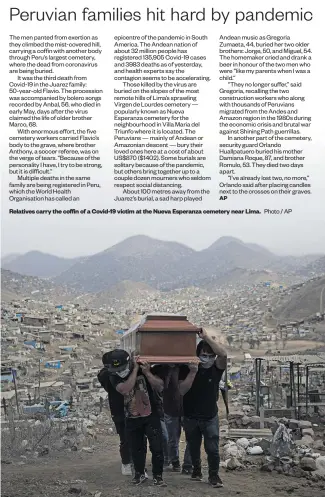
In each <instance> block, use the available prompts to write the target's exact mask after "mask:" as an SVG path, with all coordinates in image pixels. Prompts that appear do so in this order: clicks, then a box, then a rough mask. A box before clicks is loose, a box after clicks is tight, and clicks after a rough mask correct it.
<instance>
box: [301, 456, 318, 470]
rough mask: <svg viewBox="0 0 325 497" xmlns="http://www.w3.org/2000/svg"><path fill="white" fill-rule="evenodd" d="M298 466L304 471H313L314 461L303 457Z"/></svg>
mask: <svg viewBox="0 0 325 497" xmlns="http://www.w3.org/2000/svg"><path fill="white" fill-rule="evenodd" d="M300 466H301V468H302V469H303V470H304V471H315V469H316V461H315V460H314V459H313V458H312V457H307V456H305V457H303V458H302V459H301V461H300Z"/></svg>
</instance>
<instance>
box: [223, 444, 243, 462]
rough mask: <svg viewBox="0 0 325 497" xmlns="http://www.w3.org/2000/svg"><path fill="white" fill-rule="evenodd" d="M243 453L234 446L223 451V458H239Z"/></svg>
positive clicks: (241, 449)
mask: <svg viewBox="0 0 325 497" xmlns="http://www.w3.org/2000/svg"><path fill="white" fill-rule="evenodd" d="M244 452H245V451H244V449H243V448H241V447H237V445H236V444H235V445H232V446H230V447H227V448H226V449H225V458H226V459H229V458H231V457H241V456H242V455H243V453H244Z"/></svg>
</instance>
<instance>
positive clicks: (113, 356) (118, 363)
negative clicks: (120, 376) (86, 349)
mask: <svg viewBox="0 0 325 497" xmlns="http://www.w3.org/2000/svg"><path fill="white" fill-rule="evenodd" d="M102 361H103V364H104V366H105V367H106V369H107V370H108V371H109V372H110V373H118V372H120V371H123V369H125V368H126V367H127V366H128V364H129V363H130V355H129V354H128V353H127V352H126V350H123V349H115V350H111V351H110V352H106V354H104V355H103V357H102Z"/></svg>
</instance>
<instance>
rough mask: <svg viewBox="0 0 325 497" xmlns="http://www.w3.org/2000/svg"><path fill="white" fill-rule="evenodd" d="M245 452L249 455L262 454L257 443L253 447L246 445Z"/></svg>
mask: <svg viewBox="0 0 325 497" xmlns="http://www.w3.org/2000/svg"><path fill="white" fill-rule="evenodd" d="M246 452H247V454H249V455H250V456H259V455H261V454H263V449H262V447H260V446H259V445H255V447H248V449H247V451H246Z"/></svg>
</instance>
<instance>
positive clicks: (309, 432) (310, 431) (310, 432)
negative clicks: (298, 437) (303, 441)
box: [302, 428, 315, 438]
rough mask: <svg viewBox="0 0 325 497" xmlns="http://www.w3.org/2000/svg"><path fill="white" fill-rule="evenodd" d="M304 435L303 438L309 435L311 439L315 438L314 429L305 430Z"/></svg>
mask: <svg viewBox="0 0 325 497" xmlns="http://www.w3.org/2000/svg"><path fill="white" fill-rule="evenodd" d="M302 435H303V436H305V435H308V436H309V437H311V438H314V437H315V433H314V430H313V429H312V428H303V430H302Z"/></svg>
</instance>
